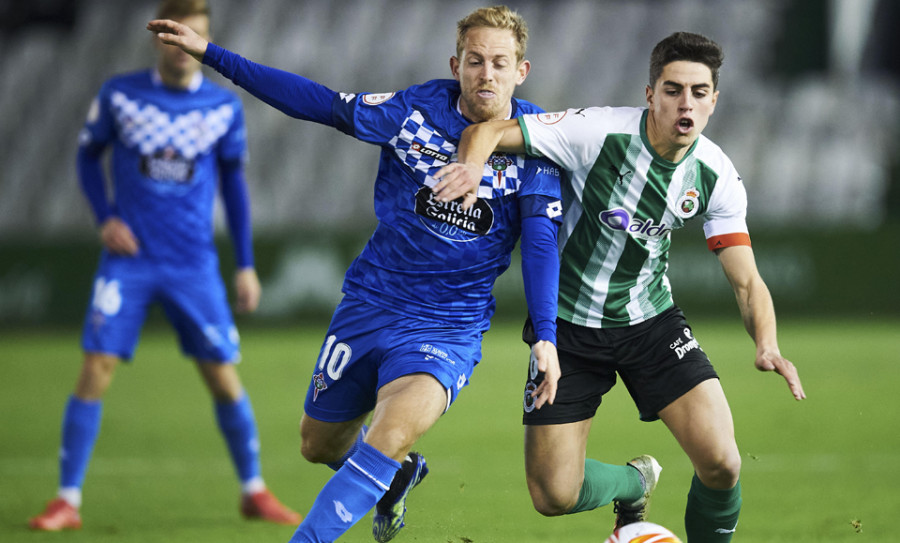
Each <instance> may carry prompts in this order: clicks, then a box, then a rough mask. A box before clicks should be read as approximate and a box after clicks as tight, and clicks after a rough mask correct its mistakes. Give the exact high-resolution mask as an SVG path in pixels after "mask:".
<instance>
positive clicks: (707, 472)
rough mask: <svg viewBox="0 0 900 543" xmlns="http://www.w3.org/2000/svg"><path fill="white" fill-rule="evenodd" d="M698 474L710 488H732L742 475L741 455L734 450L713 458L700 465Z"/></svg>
mask: <svg viewBox="0 0 900 543" xmlns="http://www.w3.org/2000/svg"><path fill="white" fill-rule="evenodd" d="M697 475H698V477H700V480H701V481H702V482H703V484H704V485H706V486H708V487H709V488H715V489H728V488H732V487H734V485H736V484H737V482H738V478H739V477H740V475H741V456H740V454H739V453H738V452H737V451H734V452H731V453H728V454H723V455H721V456H718V457H716V458H714V459H711V460H710V461H708V462H705V463H704V464H703V465H701V466H698V469H697Z"/></svg>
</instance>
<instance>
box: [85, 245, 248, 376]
mask: <svg viewBox="0 0 900 543" xmlns="http://www.w3.org/2000/svg"><path fill="white" fill-rule="evenodd" d="M157 302H158V303H159V304H160V305H161V306H162V308H163V311H164V312H165V314H166V316H167V317H168V319H169V322H171V323H172V326H173V327H174V328H175V331H176V332H177V333H178V339H179V342H180V343H181V350H182V351H183V352H184V353H185V354H186V355H188V356H190V357H192V358H196V359H198V360H203V361H210V362H237V361H238V360H239V359H240V350H239V346H240V340H239V337H238V333H237V328H235V326H234V319H233V318H232V316H231V310H230V309H229V307H228V296H227V293H226V291H225V285H224V284H223V283H222V277H221V276H220V275H219V271H218V269H217V268H216V267H215V266H210V267H209V269H208V270H198V269H194V268H191V269H189V270H184V269H174V268H172V267H167V266H158V265H155V264H153V263H150V262H147V260H144V259H136V258H130V257H121V256H112V255H107V254H104V256H103V258H102V259H101V261H100V266H99V268H98V270H97V273H96V275H95V276H94V288H93V291H92V294H91V302H90V305H89V307H88V310H87V315H86V316H85V320H84V328H83V330H82V334H81V346H82V348H83V349H84V350H85V351H86V352H95V353H106V354H112V355H116V356H118V357H119V358H122V359H124V360H129V359H131V356H132V355H133V353H134V349H135V346H136V345H137V341H138V337H139V336H140V332H141V327H142V326H143V324H144V321H145V320H146V318H147V311H148V310H149V308H150V306H151V305H152V304H154V303H157Z"/></svg>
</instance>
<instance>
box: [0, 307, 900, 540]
mask: <svg viewBox="0 0 900 543" xmlns="http://www.w3.org/2000/svg"><path fill="white" fill-rule="evenodd" d="M693 324H694V329H695V333H696V336H697V338H698V339H699V341H700V344H701V346H703V348H704V349H705V350H706V351H707V353H708V354H709V355H710V357H711V358H712V359H713V362H714V363H715V365H716V368H717V370H718V371H719V373H720V375H721V377H722V380H723V386H724V388H725V391H726V394H727V395H728V398H729V401H730V404H731V407H732V411H733V412H734V416H735V424H736V430H737V438H738V443H739V445H740V447H741V452H742V455H743V474H742V483H743V488H744V509H743V512H742V516H741V521H740V524H739V527H738V532H737V535H736V537H735V539H734V540H735V542H740V543H774V542H780V541H785V542H787V541H791V542H820V541H828V542H831V543H843V542H854V543H855V542H861V541H889V540H892V539H893V538H895V537H897V536H896V535H895V534H896V518H897V514H898V512H900V491H898V486H900V453H898V450H900V431H898V430H900V399H898V398H900V395H898V387H900V371H898V365H897V363H898V360H900V358H898V353H900V333H898V330H900V326H898V325H900V322H897V321H875V320H873V321H871V322H861V321H852V322H850V321H836V320H834V321H814V322H802V321H799V320H798V321H788V320H785V321H783V322H782V323H781V324H780V340H781V348H782V351H783V352H784V354H785V355H786V356H787V357H788V358H790V359H791V360H793V361H794V362H795V363H796V364H797V366H798V367H799V368H800V372H801V377H802V379H803V383H804V386H805V388H806V391H807V394H808V396H809V399H808V400H806V401H805V402H799V403H798V402H795V401H794V400H793V399H792V398H791V396H790V394H789V392H788V389H787V387H786V386H785V385H784V383H783V382H782V380H781V379H780V377H777V376H775V375H771V374H761V373H759V372H757V371H756V370H755V369H753V346H752V343H751V341H750V340H749V338H748V337H747V336H746V333H745V332H744V331H743V329H742V327H741V325H740V322H739V319H738V318H737V317H736V316H734V317H732V318H728V319H724V320H722V321H721V322H715V321H711V320H709V321H704V320H696V321H695V322H694V323H693ZM519 329H520V325H519V323H517V322H509V323H497V324H495V327H494V329H493V330H491V332H489V333H488V335H487V336H486V339H485V342H484V358H483V361H482V363H481V364H480V365H479V367H478V368H477V369H476V371H475V375H474V378H473V381H472V384H471V385H470V386H469V387H467V389H466V390H464V391H463V393H462V395H461V396H460V399H459V401H458V402H457V403H456V405H454V406H453V408H452V409H451V410H450V411H449V413H448V414H447V415H445V416H444V417H443V419H442V420H440V421H439V422H438V424H437V425H436V426H435V427H434V428H433V429H432V430H431V431H430V432H429V434H428V435H426V436H425V438H423V439H422V440H421V441H420V443H419V444H418V445H417V447H416V448H417V449H418V450H421V451H422V452H424V453H425V455H426V457H427V458H428V462H429V466H430V468H431V473H430V475H429V476H428V478H427V479H426V480H425V482H424V484H422V486H420V487H419V488H417V489H416V490H415V491H414V493H413V494H412V495H411V498H410V501H409V507H410V510H409V513H408V516H407V527H406V529H405V530H404V531H403V532H402V533H401V534H400V535H399V536H398V538H397V539H396V541H397V542H398V543H404V542H421V543H425V542H427V543H445V542H446V543H463V542H467V543H487V542H500V543H502V542H511V543H513V542H514V543H528V542H542V543H543V542H554V543H569V542H571V543H602V541H603V540H604V538H605V537H606V536H607V535H608V533H609V531H610V526H611V524H612V521H613V514H612V508H611V507H606V508H603V509H601V510H597V511H594V512H590V513H582V514H578V515H573V516H567V517H558V518H544V517H541V516H540V515H539V514H537V513H536V512H534V511H533V509H532V508H531V504H530V500H529V498H528V494H527V491H526V489H525V482H524V475H523V459H522V427H521V403H522V387H523V382H524V381H523V377H524V375H525V364H526V362H527V350H526V347H525V346H524V345H523V344H522V343H521V342H520V340H519ZM323 332H324V327H323V326H310V325H303V326H301V325H297V326H292V327H273V328H269V327H264V326H252V327H251V326H249V325H248V326H244V330H243V345H244V348H243V350H244V362H243V363H242V364H241V366H240V371H241V375H242V377H243V379H244V383H245V385H246V387H247V389H248V390H249V392H250V395H251V398H252V400H253V405H254V408H255V411H256V415H257V419H258V421H259V429H260V434H261V441H262V460H263V474H264V476H265V478H266V480H267V482H268V484H269V486H270V488H272V489H273V490H274V491H275V492H276V494H277V495H278V496H279V497H280V498H281V499H282V500H283V501H285V502H286V503H288V504H289V505H291V506H293V507H294V508H296V509H297V510H299V511H301V512H303V513H305V512H306V511H307V510H308V508H309V506H310V505H311V503H312V501H313V499H314V498H315V496H316V494H317V492H318V490H319V488H320V487H321V486H322V484H323V483H324V482H325V481H326V480H327V478H328V477H329V475H330V474H331V471H330V470H329V469H328V468H326V467H323V466H315V465H311V464H308V463H306V462H305V461H304V460H303V459H302V458H301V457H300V454H299V445H300V442H299V437H298V433H297V423H298V421H299V419H300V414H301V410H302V400H303V397H304V394H305V391H306V386H307V383H308V379H309V373H310V369H311V367H312V364H313V363H314V361H315V357H316V354H317V352H318V347H319V344H320V342H321V340H322V335H323ZM80 358H81V355H80V352H79V347H78V331H77V330H71V329H63V330H49V331H33V330H32V331H30V330H24V331H21V330H18V331H9V330H7V331H5V332H0V413H2V421H0V541H3V542H7V543H12V542H27V543H32V542H33V543H39V542H45V541H53V542H61V541H66V542H67V543H69V542H71V543H75V542H92V543H104V542H113V541H115V542H127V543H130V542H141V543H143V542H166V543H168V542H172V541H185V542H199V543H204V542H230V541H287V540H288V539H289V538H290V536H291V534H292V533H293V528H291V527H283V526H271V525H263V524H260V523H258V522H247V521H244V520H242V519H241V518H240V516H239V514H238V510H237V504H238V486H237V483H236V480H235V477H234V474H233V471H232V468H231V465H230V463H229V462H228V460H227V456H226V452H225V445H224V442H223V441H222V439H221V438H220V436H219V435H218V433H217V431H216V429H215V423H214V416H213V412H212V407H211V403H210V400H209V398H208V396H207V394H206V392H205V390H204V389H203V386H202V383H201V381H200V378H199V376H198V375H197V373H196V371H195V370H194V368H193V367H192V365H191V364H190V363H189V362H188V361H187V360H186V359H184V358H183V357H182V356H181V355H180V354H179V352H178V350H177V347H176V344H175V338H174V335H173V334H172V332H170V330H169V329H168V328H165V327H153V328H148V329H147V330H145V332H144V334H143V337H142V341H141V345H140V347H139V348H138V351H137V354H136V356H135V361H134V363H133V364H132V365H130V366H125V367H121V368H119V370H118V371H117V373H116V376H115V378H114V382H113V385H112V387H111V388H110V390H109V392H108V394H107V396H106V399H105V404H104V419H103V427H102V431H101V434H100V439H99V441H98V443H97V447H96V449H95V451H94V458H93V462H92V464H91V466H90V469H89V471H88V476H87V482H86V486H85V488H84V498H85V504H84V507H83V509H82V515H83V518H84V523H85V527H84V529H82V530H81V531H80V532H73V533H68V534H63V535H60V534H42V533H32V532H30V531H29V530H28V529H27V527H26V520H27V518H28V517H29V516H31V515H34V514H36V513H37V512H39V511H40V510H41V508H42V507H43V505H44V503H45V502H46V501H47V500H48V499H49V498H51V497H52V496H53V494H54V492H55V488H56V483H57V464H56V451H57V448H58V446H59V431H60V419H61V412H62V408H63V404H64V402H65V401H66V397H67V395H68V394H69V392H70V391H71V390H72V387H73V385H74V381H75V378H76V376H77V374H78V370H79V367H80V362H81V360H80ZM588 453H589V455H591V456H592V457H594V458H597V459H599V460H602V461H608V462H616V463H621V462H625V461H627V460H628V459H630V458H631V457H633V456H635V455H638V454H642V453H650V454H653V455H655V456H656V457H657V458H658V459H659V461H660V463H661V464H662V466H663V468H664V470H663V473H662V478H661V482H660V486H659V487H658V489H657V492H656V494H655V496H654V499H653V501H652V506H651V510H650V518H651V520H653V521H655V522H658V523H660V524H663V525H665V526H667V527H669V528H670V529H672V530H674V531H675V532H676V533H678V534H680V535H683V528H682V515H683V510H684V502H685V496H686V493H687V489H688V485H689V483H690V478H691V466H690V464H689V462H688V461H687V459H686V457H685V456H684V455H683V453H682V452H681V451H680V449H679V448H678V446H677V444H676V443H675V441H674V439H673V438H672V437H671V436H670V435H669V434H668V432H667V431H666V429H665V427H664V426H663V425H662V423H659V422H657V423H651V424H647V423H642V422H640V421H638V419H637V413H636V411H635V409H634V407H633V405H632V404H631V401H630V398H628V397H627V393H626V392H625V390H624V387H622V386H617V387H616V388H615V389H614V391H613V393H612V394H611V395H609V396H608V397H607V399H606V401H605V402H604V404H603V406H602V407H601V409H600V411H599V413H598V415H597V417H596V418H595V419H594V425H593V430H592V434H591V440H590V444H589V451H588ZM370 526H371V515H369V516H367V517H366V518H364V519H362V520H361V521H360V522H359V523H358V524H357V525H356V526H354V527H353V528H352V529H351V530H350V532H348V534H347V535H346V536H345V537H344V538H343V539H342V541H348V542H368V541H372V539H371V536H370Z"/></svg>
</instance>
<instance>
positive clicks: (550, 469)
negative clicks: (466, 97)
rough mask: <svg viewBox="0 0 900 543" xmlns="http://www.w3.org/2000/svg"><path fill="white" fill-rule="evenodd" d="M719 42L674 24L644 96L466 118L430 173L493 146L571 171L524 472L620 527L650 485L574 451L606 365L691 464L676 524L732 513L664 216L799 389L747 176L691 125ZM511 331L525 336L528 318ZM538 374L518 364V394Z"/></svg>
mask: <svg viewBox="0 0 900 543" xmlns="http://www.w3.org/2000/svg"><path fill="white" fill-rule="evenodd" d="M723 58H724V55H723V53H722V50H721V48H720V47H719V45H718V44H716V43H715V42H713V41H712V40H709V39H708V38H706V37H704V36H701V35H698V34H691V33H685V32H679V33H675V34H673V35H671V36H669V37H668V38H666V39H664V40H662V41H661V42H659V43H658V44H657V45H656V47H655V48H654V49H653V52H652V53H651V58H650V84H649V85H648V86H647V88H646V98H647V107H644V108H621V107H620V108H608V107H607V108H581V109H570V110H568V111H561V112H558V113H547V114H541V115H527V116H523V117H521V118H519V119H517V120H516V119H514V120H509V121H501V122H495V123H485V124H481V125H476V126H473V127H472V129H471V130H467V131H466V133H465V134H464V135H463V139H462V141H461V142H460V150H459V157H460V163H459V164H455V165H452V166H449V167H446V168H443V169H442V170H441V171H439V172H438V173H437V174H436V175H437V176H438V177H443V181H442V182H441V183H440V184H439V186H438V188H439V189H441V190H442V194H444V196H445V197H448V198H452V197H454V195H455V194H459V193H462V192H465V191H466V190H469V188H470V187H474V186H476V185H477V183H478V182H479V172H480V170H481V168H482V165H483V164H484V160H485V159H486V158H487V157H488V156H489V155H490V153H492V152H494V150H495V148H496V150H500V151H507V152H525V151H527V152H528V154H529V155H536V156H543V157H546V158H549V159H551V160H553V161H554V162H556V163H557V164H559V165H560V166H561V167H562V168H563V169H564V170H565V171H567V172H568V173H569V174H570V175H569V179H570V182H568V183H567V184H566V185H567V186H566V187H564V189H563V194H564V195H566V196H567V197H568V198H567V199H566V200H564V204H565V206H566V217H565V219H564V221H563V228H562V230H561V234H560V257H561V261H562V262H561V266H560V269H561V277H560V287H559V288H560V297H559V319H558V321H557V324H558V327H559V328H558V341H559V357H560V368H561V371H562V377H561V378H560V381H559V392H558V395H557V401H556V402H555V403H554V404H553V405H551V406H548V407H546V408H544V409H542V410H541V411H535V410H532V409H529V408H528V406H527V403H526V409H525V415H524V423H525V425H526V430H525V436H526V445H525V454H526V460H525V462H526V471H527V478H528V488H529V490H530V492H531V496H532V500H533V502H534V506H535V508H536V509H537V510H538V511H540V512H541V513H543V514H545V515H561V514H567V513H576V512H579V511H585V510H590V509H594V508H596V507H599V506H601V505H603V504H605V503H609V502H610V501H615V502H616V504H615V507H616V510H617V517H616V526H617V527H618V526H622V525H625V524H628V523H632V522H636V521H639V520H642V519H643V518H644V513H645V511H644V509H645V506H646V503H647V497H648V496H641V497H640V498H638V499H636V500H633V501H629V500H623V499H620V498H617V497H615V492H616V489H617V488H618V487H619V486H620V485H621V484H623V483H622V479H621V475H620V473H619V470H618V468H617V467H615V466H613V467H609V466H607V465H605V464H601V463H600V462H597V461H595V460H592V459H587V460H585V451H586V447H587V437H588V433H589V431H590V427H591V422H592V420H593V417H594V414H595V413H596V410H597V408H598V407H599V405H600V402H601V399H602V396H603V394H605V393H606V392H607V391H608V390H609V389H610V388H612V386H613V385H614V384H615V382H616V373H617V372H618V373H619V375H620V376H621V377H622V380H623V381H624V382H625V386H626V387H627V388H628V391H629V392H630V393H631V396H632V398H633V399H634V401H635V403H636V405H637V407H638V410H639V413H640V417H641V420H644V421H653V420H657V419H662V420H663V422H664V423H665V424H666V426H667V427H668V428H669V430H670V431H671V432H672V434H673V435H674V436H675V438H676V439H677V440H678V443H679V444H680V445H681V447H682V449H684V451H685V453H687V455H688V457H689V458H690V459H691V462H692V464H693V466H694V470H695V475H694V478H693V481H692V484H691V488H690V492H689V494H688V503H687V508H686V512H685V527H686V530H687V535H688V540H689V541H690V542H691V543H706V542H710V543H713V542H726V541H730V540H731V537H732V535H733V534H734V531H735V529H736V528H737V521H738V516H739V513H740V509H741V487H740V484H739V475H740V468H741V457H740V453H739V451H738V447H737V443H736V442H735V437H734V423H733V420H732V417H731V411H730V409H729V407H728V403H727V401H726V399H725V394H724V392H723V390H722V386H721V384H720V383H719V380H718V376H717V374H716V372H715V370H714V369H713V367H712V365H711V364H710V361H709V358H708V357H707V356H706V353H704V352H703V350H702V349H701V348H700V345H699V343H698V342H697V340H696V339H695V338H694V336H693V333H692V331H691V328H690V326H689V325H688V324H687V322H686V320H685V318H684V315H683V314H682V312H681V310H680V309H679V308H678V307H677V306H676V305H675V303H674V301H673V299H672V293H671V290H670V288H669V281H668V278H667V277H666V270H667V268H668V251H669V247H670V245H671V240H670V234H671V231H672V230H673V229H675V228H680V227H682V226H683V225H684V223H685V221H687V220H689V219H692V218H703V220H704V224H703V229H704V232H705V235H706V240H707V246H708V248H709V249H710V250H711V251H714V252H715V254H716V255H717V256H718V259H719V262H720V264H721V266H722V269H723V271H724V272H725V275H726V276H727V278H728V281H729V282H730V283H731V286H732V287H733V289H734V292H735V295H736V297H737V302H738V307H739V308H740V312H741V316H742V318H743V321H744V325H745V327H746V329H747V331H748V332H749V334H750V336H751V337H752V338H753V340H754V342H755V343H756V360H755V364H756V367H757V369H759V370H761V371H774V372H776V373H778V374H780V375H781V376H782V377H783V378H784V379H785V380H786V382H787V384H788V386H789V388H790V391H791V394H793V396H794V397H795V398H796V399H797V400H801V399H803V398H805V397H806V396H805V393H804V392H803V387H802V385H801V383H800V378H799V376H798V374H797V370H796V368H795V367H794V365H793V364H792V363H791V362H790V361H789V360H787V359H785V358H784V357H783V356H782V355H781V353H780V350H779V348H778V340H777V334H776V325H775V310H774V307H773V304H772V298H771V296H770V294H769V290H768V288H767V287H766V284H765V282H763V280H762V278H761V277H760V275H759V272H758V271H757V267H756V261H755V258H754V255H753V251H752V249H751V248H750V236H749V234H748V230H747V224H746V210H747V195H746V191H745V189H744V185H743V184H742V182H741V178H740V176H739V175H738V173H737V171H736V170H735V168H734V165H733V164H732V163H731V160H730V159H729V158H728V157H727V156H726V155H725V154H724V153H723V152H722V150H721V149H720V148H719V147H718V146H716V145H715V144H714V143H713V142H711V141H710V140H709V139H707V138H706V137H705V136H702V135H701V132H702V131H703V129H704V128H705V127H706V124H707V122H708V121H709V117H710V116H711V115H712V114H713V111H714V110H715V105H716V100H717V99H718V95H719V92H718V90H717V85H718V80H719V67H720V66H721V64H722V61H723ZM524 337H525V339H526V341H527V342H531V341H533V340H534V338H533V332H532V330H531V327H530V324H527V325H526V329H525V333H524ZM539 382H540V377H539V376H538V378H537V379H535V378H534V376H531V377H530V378H529V381H528V384H527V387H526V395H527V394H528V391H529V390H530V389H531V388H533V387H534V386H535V385H536V384H537V383H539ZM526 399H527V398H526ZM647 463H648V462H647V460H646V459H644V460H641V459H637V462H634V464H636V465H635V467H639V466H640V465H641V464H643V465H645V466H646V464H647ZM646 472H647V473H658V470H657V469H656V467H654V469H652V470H646Z"/></svg>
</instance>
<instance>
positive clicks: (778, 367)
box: [717, 246, 806, 400]
mask: <svg viewBox="0 0 900 543" xmlns="http://www.w3.org/2000/svg"><path fill="white" fill-rule="evenodd" d="M717 255H718V257H719V263H720V264H721V265H722V269H723V270H724V271H725V275H726V276H727V277H728V281H729V282H730V283H731V286H732V288H733V289H734V293H735V296H736V297H737V302H738V307H739V308H740V310H741V317H742V318H743V320H744V327H745V328H746V329H747V332H748V333H749V334H750V337H752V338H753V341H754V342H755V343H756V369H758V370H760V371H774V372H775V373H777V374H779V375H781V376H782V377H783V378H784V380H785V381H786V382H787V385H788V387H789V388H790V389H791V394H793V395H794V398H796V399H798V400H803V399H805V398H806V393H805V392H804V391H803V385H802V384H801V383H800V375H799V374H798V373H797V368H796V367H794V364H793V363H791V361H790V360H788V359H786V358H784V357H783V356H781V351H780V350H779V348H778V339H777V332H776V326H775V306H774V304H773V303H772V296H771V294H769V288H768V287H767V286H766V284H765V282H764V281H763V279H762V277H760V275H759V271H758V270H757V268H756V260H755V259H754V257H753V250H752V249H751V248H750V247H747V246H736V247H727V248H725V249H721V250H719V251H718V252H717Z"/></svg>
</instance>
